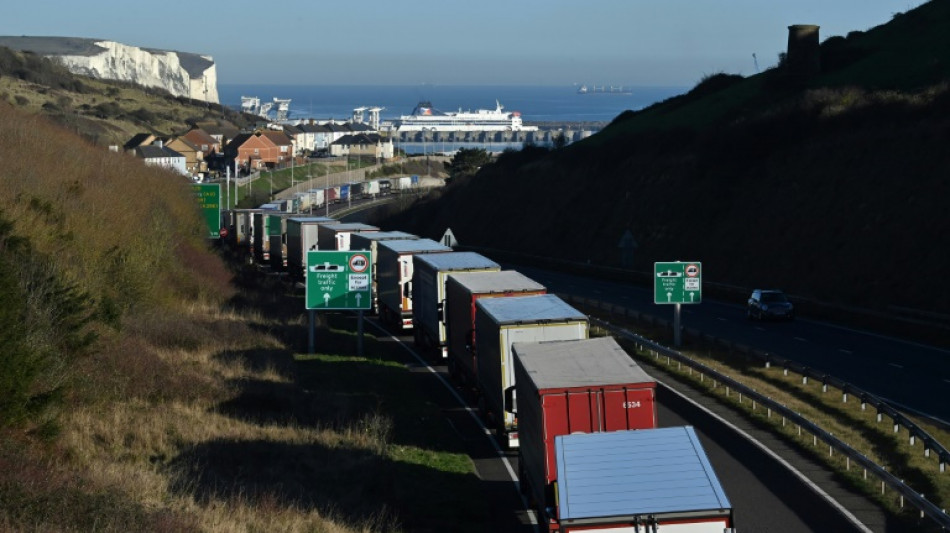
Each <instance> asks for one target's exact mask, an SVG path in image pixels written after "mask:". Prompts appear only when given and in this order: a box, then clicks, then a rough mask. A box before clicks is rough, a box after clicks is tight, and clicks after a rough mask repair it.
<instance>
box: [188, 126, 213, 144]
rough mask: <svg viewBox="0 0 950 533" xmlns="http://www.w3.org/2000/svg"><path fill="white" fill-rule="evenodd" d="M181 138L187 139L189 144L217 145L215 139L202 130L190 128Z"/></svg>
mask: <svg viewBox="0 0 950 533" xmlns="http://www.w3.org/2000/svg"><path fill="white" fill-rule="evenodd" d="M182 137H185V138H187V139H188V140H190V141H191V142H193V143H195V144H196V145H198V146H200V145H202V144H208V145H212V144H218V141H217V139H215V138H214V137H212V136H211V135H210V134H209V133H208V132H207V131H205V130H204V129H202V128H192V129H190V130H188V131H187V132H186V133H184V134H183V135H182Z"/></svg>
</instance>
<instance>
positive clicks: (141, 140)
mask: <svg viewBox="0 0 950 533" xmlns="http://www.w3.org/2000/svg"><path fill="white" fill-rule="evenodd" d="M154 140H155V136H154V135H152V134H151V133H136V134H135V135H133V136H132V138H131V139H129V140H128V141H126V143H125V144H124V145H122V148H123V149H124V150H132V149H135V148H137V147H139V146H142V145H146V144H151V143H152V141H154Z"/></svg>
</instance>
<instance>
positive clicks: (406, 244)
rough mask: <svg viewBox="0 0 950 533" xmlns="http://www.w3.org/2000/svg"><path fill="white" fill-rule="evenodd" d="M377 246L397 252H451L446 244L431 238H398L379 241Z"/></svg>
mask: <svg viewBox="0 0 950 533" xmlns="http://www.w3.org/2000/svg"><path fill="white" fill-rule="evenodd" d="M379 246H380V247H382V248H388V249H390V250H392V251H394V252H396V253H399V254H407V253H408V254H412V253H418V252H451V251H452V249H451V248H449V247H448V246H446V245H444V244H441V243H438V242H435V241H433V240H432V239H399V240H395V241H380V242H379Z"/></svg>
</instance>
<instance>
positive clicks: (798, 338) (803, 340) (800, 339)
mask: <svg viewBox="0 0 950 533" xmlns="http://www.w3.org/2000/svg"><path fill="white" fill-rule="evenodd" d="M793 338H794V339H795V340H797V341H802V342H808V341H807V340H806V339H804V338H802V337H793Z"/></svg>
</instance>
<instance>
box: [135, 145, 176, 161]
mask: <svg viewBox="0 0 950 533" xmlns="http://www.w3.org/2000/svg"><path fill="white" fill-rule="evenodd" d="M135 156H136V157H139V158H141V159H159V158H162V157H180V158H182V159H184V157H185V156H183V155H182V154H180V153H178V152H176V151H174V150H172V149H171V148H169V147H167V146H164V145H163V146H156V145H154V144H147V145H145V146H137V147H136V148H135Z"/></svg>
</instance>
